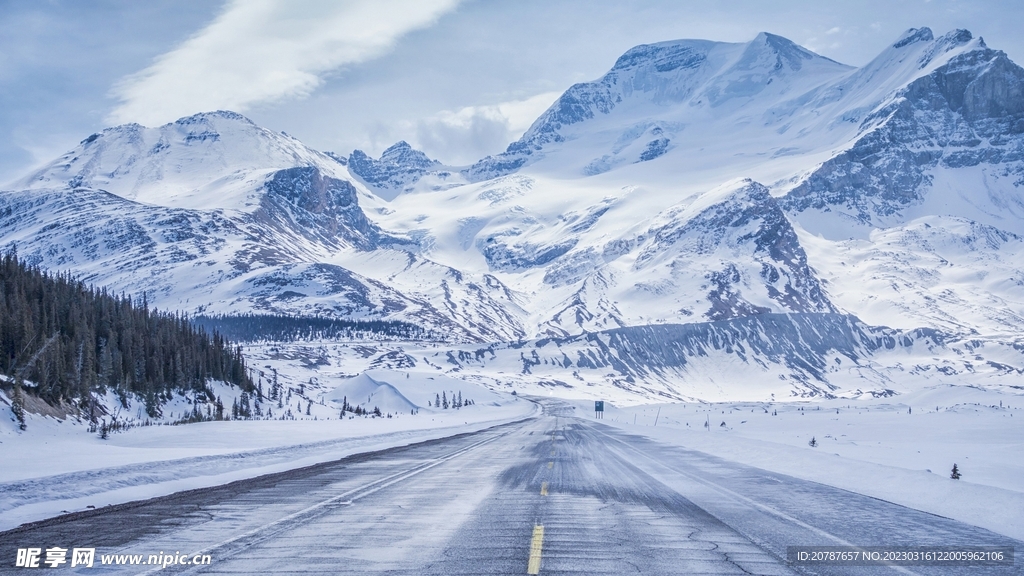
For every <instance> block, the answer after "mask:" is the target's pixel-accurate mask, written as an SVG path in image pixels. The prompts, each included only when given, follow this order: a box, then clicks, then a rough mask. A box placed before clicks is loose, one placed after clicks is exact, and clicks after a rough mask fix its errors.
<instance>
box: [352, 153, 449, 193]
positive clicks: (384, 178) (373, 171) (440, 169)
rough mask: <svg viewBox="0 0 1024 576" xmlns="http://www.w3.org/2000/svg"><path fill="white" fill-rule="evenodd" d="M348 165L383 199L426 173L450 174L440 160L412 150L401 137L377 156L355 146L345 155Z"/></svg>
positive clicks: (401, 190) (445, 175) (412, 183)
mask: <svg viewBox="0 0 1024 576" xmlns="http://www.w3.org/2000/svg"><path fill="white" fill-rule="evenodd" d="M348 167H349V170H351V171H352V173H353V174H355V175H356V176H358V177H359V178H360V179H361V180H362V181H363V182H364V183H365V184H366V185H367V186H369V187H370V188H372V189H373V191H374V192H376V193H377V194H378V195H379V196H381V197H382V198H384V199H386V200H391V199H393V198H394V197H395V196H396V195H398V194H399V193H401V192H403V191H406V190H410V189H412V185H414V184H415V183H416V182H417V181H419V180H420V179H422V178H423V177H424V176H426V175H427V174H429V173H432V174H434V175H435V176H439V177H441V178H442V179H443V178H446V177H448V176H450V175H451V171H450V170H447V169H446V168H445V167H444V166H442V165H441V163H440V162H438V161H437V160H432V159H431V158H429V157H428V156H427V155H426V154H424V153H423V152H421V151H419V150H416V149H415V148H413V147H412V146H410V145H409V143H408V142H406V141H405V140H402V141H399V142H397V143H395V144H393V145H391V146H390V147H388V148H387V149H386V150H384V152H383V153H382V154H381V155H380V159H377V160H375V159H373V158H371V157H370V156H368V155H367V154H366V153H365V152H363V151H362V150H355V151H353V152H352V154H350V155H349V157H348Z"/></svg>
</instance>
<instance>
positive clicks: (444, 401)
mask: <svg viewBox="0 0 1024 576" xmlns="http://www.w3.org/2000/svg"><path fill="white" fill-rule="evenodd" d="M441 406H443V407H444V409H445V410H447V409H448V395H447V394H446V393H444V392H441Z"/></svg>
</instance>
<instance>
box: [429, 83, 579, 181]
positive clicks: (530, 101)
mask: <svg viewBox="0 0 1024 576" xmlns="http://www.w3.org/2000/svg"><path fill="white" fill-rule="evenodd" d="M560 95H561V92H545V93H543V94H537V95H536V96H532V97H530V98H527V99H525V100H512V101H509V102H502V103H499V104H492V105H487V106H467V107H465V108H462V109H460V110H457V111H454V112H453V111H450V110H443V111H441V112H438V113H437V114H434V115H433V116H431V117H429V118H426V119H424V120H420V121H419V123H418V124H417V126H416V143H417V145H418V147H419V148H421V149H423V150H424V151H425V152H426V153H427V154H428V155H430V156H431V157H435V158H440V159H441V160H442V161H445V162H449V163H452V164H468V163H470V162H474V161H476V160H479V159H480V158H482V157H484V156H486V155H488V154H495V153H497V152H501V151H503V150H504V149H505V147H506V146H508V144H509V143H510V142H512V141H514V140H517V139H518V138H519V137H520V136H522V135H523V133H524V132H526V130H527V129H528V128H529V127H530V125H531V124H532V123H533V121H534V120H536V119H537V117H538V116H540V115H541V114H542V113H543V112H544V111H545V110H547V109H548V107H550V106H551V104H552V103H553V102H554V101H555V100H556V99H557V98H558V97H559V96H560Z"/></svg>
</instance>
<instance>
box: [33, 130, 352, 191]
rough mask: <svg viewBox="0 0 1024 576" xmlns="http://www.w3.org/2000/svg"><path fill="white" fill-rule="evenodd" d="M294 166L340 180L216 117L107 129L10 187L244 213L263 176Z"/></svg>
mask: <svg viewBox="0 0 1024 576" xmlns="http://www.w3.org/2000/svg"><path fill="white" fill-rule="evenodd" d="M296 166H314V167H317V168H318V169H319V170H321V171H322V172H324V173H325V174H326V175H329V176H334V177H338V178H343V177H345V176H347V171H345V170H344V168H343V167H342V166H340V165H339V164H338V162H336V161H335V160H333V159H331V158H329V157H328V156H326V155H324V154H322V153H320V152H317V151H315V150H312V149H310V148H307V147H306V146H305V145H303V144H302V143H301V142H299V141H298V140H296V139H294V138H292V137H290V136H287V135H285V134H280V133H277V132H272V131H270V130H267V129H265V128H261V127H259V126H257V125H256V124H254V123H253V122H252V121H251V120H249V119H248V118H246V117H245V116H242V115H241V114H237V113H234V112H228V111H217V112H204V113H200V114H195V115H192V116H188V117H186V118H181V119H179V120H177V121H175V122H171V123H169V124H165V125H163V126H160V127H159V128H146V127H144V126H140V125H138V124H125V125H121V126H115V127H113V128H108V129H106V130H104V131H103V132H102V133H99V134H93V135H92V136H89V137H88V138H86V139H85V140H83V141H82V142H81V144H79V145H78V146H77V147H76V148H75V149H74V150H72V151H70V152H68V153H67V154H64V155H63V156H61V157H60V158H58V159H57V160H55V161H54V162H52V163H51V164H50V165H49V166H46V167H44V168H43V169H42V170H40V171H38V172H36V173H35V174H32V175H30V176H28V177H27V178H25V179H24V180H22V181H20V182H18V183H16V184H15V186H16V187H18V188H24V189H43V188H62V187H71V188H95V189H101V190H105V191H107V192H111V193H113V194H116V195H118V196H121V197H122V198H126V199H128V200H133V201H136V202H144V203H147V204H154V205H158V206H169V207H180V208H225V209H232V208H233V209H246V208H254V207H256V206H257V205H258V203H259V197H258V196H259V191H260V190H261V189H262V187H263V183H264V181H265V180H266V178H267V176H268V175H269V174H270V173H272V172H274V171H276V170H281V169H285V168H293V167H296Z"/></svg>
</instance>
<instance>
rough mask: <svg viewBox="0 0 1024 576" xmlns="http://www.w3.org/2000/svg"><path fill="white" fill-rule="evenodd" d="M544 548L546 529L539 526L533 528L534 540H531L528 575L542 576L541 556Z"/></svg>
mask: <svg viewBox="0 0 1024 576" xmlns="http://www.w3.org/2000/svg"><path fill="white" fill-rule="evenodd" d="M543 546H544V527H543V526H541V525H540V524H538V525H536V526H534V527H533V538H532V539H531V540H530V561H529V563H527V565H526V573H527V574H540V555H541V548H543Z"/></svg>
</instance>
